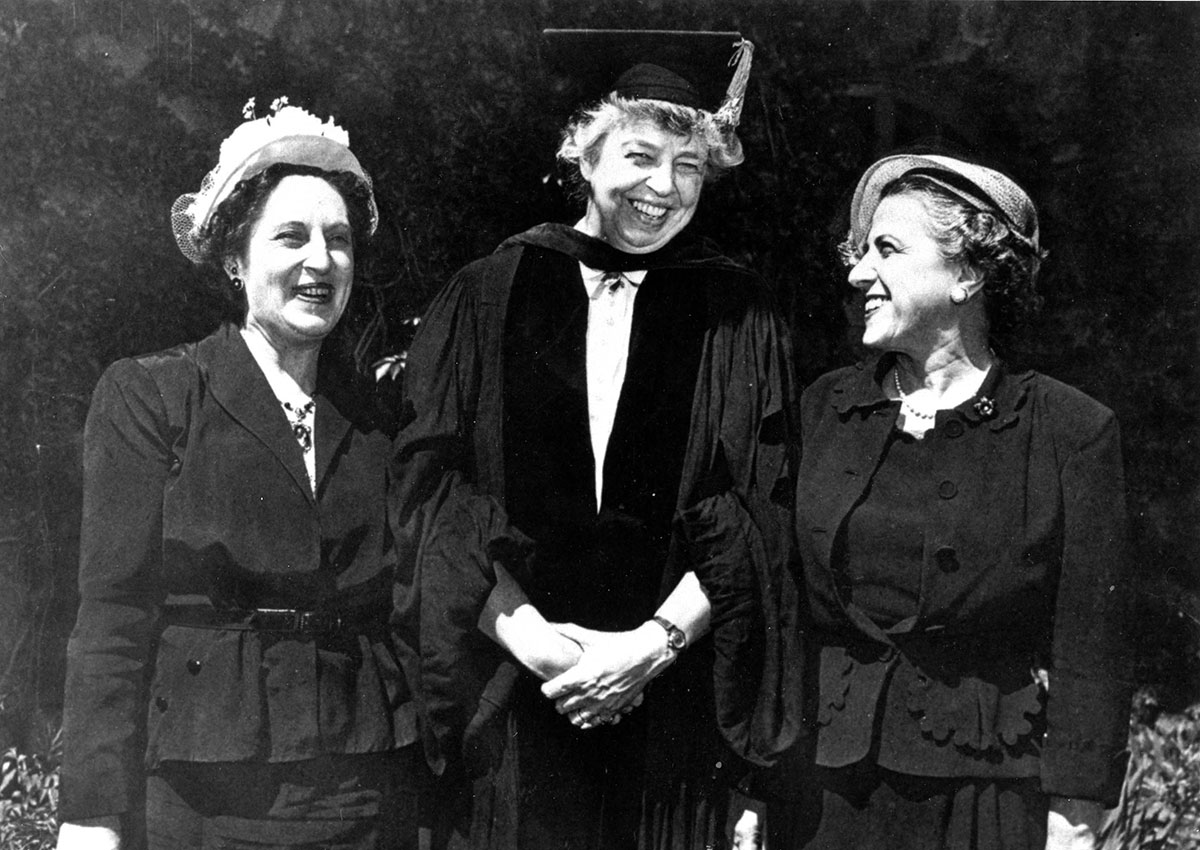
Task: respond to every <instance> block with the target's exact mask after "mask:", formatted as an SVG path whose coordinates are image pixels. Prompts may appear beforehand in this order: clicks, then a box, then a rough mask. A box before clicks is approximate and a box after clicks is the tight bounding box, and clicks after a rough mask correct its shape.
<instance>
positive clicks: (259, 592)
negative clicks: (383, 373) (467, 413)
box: [59, 99, 416, 850]
mask: <svg viewBox="0 0 1200 850" xmlns="http://www.w3.org/2000/svg"><path fill="white" fill-rule="evenodd" d="M285 104H286V100H282V99H281V101H277V102H276V104H274V105H273V114H271V115H270V116H268V117H265V118H258V119H254V120H248V121H247V122H245V123H243V124H242V125H241V126H239V127H238V128H237V129H236V130H235V131H234V132H233V134H232V135H231V136H230V137H229V138H228V139H226V140H225V142H224V143H223V144H222V145H221V155H220V161H219V162H218V164H217V166H216V168H215V169H213V171H211V172H210V173H209V174H208V175H207V177H205V179H204V182H203V184H202V186H201V189H200V191H199V192H197V193H196V194H191V195H185V196H184V197H182V198H180V199H179V200H178V201H177V202H176V204H175V207H174V209H173V211H172V223H173V226H174V229H175V234H176V239H177V241H178V243H179V247H180V249H181V250H182V251H183V253H184V254H185V255H186V256H187V257H188V259H190V260H192V261H193V262H196V263H204V264H207V265H209V266H211V267H212V268H213V269H214V271H216V272H217V273H218V275H219V277H220V279H221V281H222V291H223V293H224V295H225V297H226V298H227V300H228V303H229V306H230V312H231V314H232V317H233V318H234V321H231V322H230V323H228V324H225V325H222V326H221V327H220V328H218V329H217V330H216V331H215V332H214V333H213V334H211V335H210V336H208V337H207V338H205V339H203V340H200V341H199V342H194V343H189V344H186V345H181V346H178V347H176V348H172V349H170V350H167V351H162V352H158V353H156V354H150V355H146V356H143V357H136V358H132V359H127V360H121V361H119V362H117V363H115V364H113V365H112V366H111V367H109V369H108V370H107V371H106V372H105V373H104V375H103V377H102V378H101V379H100V382H99V384H98V386H97V387H96V390H95V393H94V395H93V398H92V405H91V410H90V413H89V416H88V422H87V429H86V432H85V436H84V504H83V526H82V534H81V544H80V545H81V562H80V573H79V587H80V597H81V600H80V609H79V615H78V621H77V624H76V627H75V631H74V633H73V634H72V637H71V642H70V645H69V648H68V673H67V690H66V702H65V720H64V727H65V731H64V735H65V742H64V761H63V772H62V775H63V787H62V799H61V810H60V815H61V817H62V821H63V826H62V828H61V831H60V835H59V847H60V848H64V850H65V848H106V847H118V846H129V847H132V846H139V845H140V844H141V843H142V840H143V832H144V840H145V842H146V844H147V845H148V846H149V847H150V848H152V849H153V848H190V847H196V848H199V847H217V846H220V847H243V846H250V845H253V846H264V845H265V844H269V845H270V846H272V847H283V846H306V847H309V846H337V847H363V848H369V847H376V846H379V847H384V846H386V847H402V846H410V845H412V844H413V843H414V842H415V836H416V829H415V826H413V824H415V804H414V803H413V802H412V800H411V799H409V798H410V796H411V795H410V792H409V791H408V790H406V789H408V788H411V787H412V774H411V767H412V764H413V763H412V762H410V761H409V760H408V758H407V753H408V750H407V749H405V746H406V745H407V744H410V743H412V742H413V741H414V740H415V738H416V730H415V727H414V721H413V717H414V712H413V711H412V709H411V704H410V700H409V696H408V690H407V688H406V686H405V682H404V679H403V676H402V675H401V674H400V672H399V667H398V663H397V660H396V656H395V653H394V652H393V650H392V645H391V641H390V639H389V637H388V631H387V621H388V616H389V613H390V609H391V583H392V577H393V571H394V566H395V552H394V546H393V545H392V543H391V537H390V535H389V533H388V531H387V523H386V500H385V495H386V490H387V472H386V469H387V462H388V457H389V454H390V445H391V439H392V436H393V434H394V431H395V425H394V423H393V421H392V418H391V417H389V416H388V415H387V414H386V412H385V411H384V410H383V409H382V407H381V406H380V405H378V404H376V403H375V402H374V401H373V399H374V395H373V392H372V382H371V381H370V379H369V378H364V377H363V376H361V375H359V374H357V373H356V372H355V371H354V370H353V368H352V366H351V364H349V363H347V362H343V360H342V358H339V357H338V356H337V353H336V352H335V350H334V349H333V347H332V346H331V345H330V344H329V343H328V340H329V339H330V334H331V333H333V331H334V329H335V328H336V327H337V325H338V322H339V320H340V319H341V318H342V315H343V313H344V312H345V310H346V307H347V304H348V303H349V301H350V299H351V297H352V293H353V288H354V260H355V252H356V250H357V249H359V248H360V247H361V246H362V244H363V243H364V242H365V241H366V240H367V239H368V238H369V237H370V236H371V234H372V233H373V232H374V230H375V226H376V221H377V219H378V214H377V211H376V206H375V201H374V197H373V194H372V190H371V181H370V179H369V177H368V176H367V174H366V172H365V171H364V170H363V168H362V166H361V165H360V164H359V162H358V160H357V158H356V157H355V156H354V154H352V153H351V152H350V149H349V146H348V145H349V138H348V136H347V134H346V132H345V131H344V130H342V129H341V128H340V127H338V126H337V125H335V124H334V123H333V122H332V120H330V121H328V122H322V121H321V120H320V119H318V118H316V117H315V116H313V115H310V114H309V113H307V112H305V111H304V110H302V109H299V108H296V107H293V106H287V105H285ZM248 111H250V110H249V109H248ZM143 815H144V823H143Z"/></svg>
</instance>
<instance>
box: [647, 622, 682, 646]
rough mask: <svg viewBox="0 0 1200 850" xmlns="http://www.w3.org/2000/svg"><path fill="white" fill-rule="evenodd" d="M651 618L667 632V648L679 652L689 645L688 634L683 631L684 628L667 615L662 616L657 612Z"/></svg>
mask: <svg viewBox="0 0 1200 850" xmlns="http://www.w3.org/2000/svg"><path fill="white" fill-rule="evenodd" d="M651 619H653V620H654V622H656V623H658V624H659V625H660V626H662V627H663V631H665V632H666V633H667V648H668V649H670V650H671V651H672V652H679V651H680V650H681V649H683V648H684V647H685V646H687V635H686V634H684V633H683V629H681V628H679V626H677V625H675V624H674V623H672V622H671V621H670V620H668V619H667V618H666V617H660V616H659V615H657V614H655V615H654V617H652V618H651Z"/></svg>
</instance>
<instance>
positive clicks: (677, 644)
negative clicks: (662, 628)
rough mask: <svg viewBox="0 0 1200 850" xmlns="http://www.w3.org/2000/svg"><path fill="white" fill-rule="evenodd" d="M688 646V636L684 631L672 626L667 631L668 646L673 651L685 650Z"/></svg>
mask: <svg viewBox="0 0 1200 850" xmlns="http://www.w3.org/2000/svg"><path fill="white" fill-rule="evenodd" d="M686 644H687V636H686V635H685V634H684V633H683V630H682V629H680V628H678V627H676V626H672V627H671V628H670V629H668V630H667V646H669V647H671V649H675V650H679V649H683V647H684V646H685V645H686Z"/></svg>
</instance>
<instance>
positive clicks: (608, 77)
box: [542, 29, 754, 128]
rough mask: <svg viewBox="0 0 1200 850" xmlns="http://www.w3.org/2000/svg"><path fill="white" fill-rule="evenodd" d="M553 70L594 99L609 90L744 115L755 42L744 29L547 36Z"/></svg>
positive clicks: (731, 123)
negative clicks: (574, 82)
mask: <svg viewBox="0 0 1200 850" xmlns="http://www.w3.org/2000/svg"><path fill="white" fill-rule="evenodd" d="M542 42H543V57H544V58H545V60H546V62H547V63H548V64H549V65H550V67H552V68H554V69H555V70H557V71H559V72H561V73H563V74H565V75H566V76H568V77H571V78H572V79H574V80H576V81H578V83H579V84H580V86H581V87H582V89H583V90H584V97H585V98H586V99H588V100H598V99H599V98H601V97H603V96H604V95H606V94H608V93H609V92H616V93H617V94H619V95H621V96H622V97H627V98H645V99H653V100H665V101H668V102H670V103H678V104H680V105H682V106H689V107H692V108H693V109H704V110H707V111H709V112H712V113H714V114H715V115H716V118H717V121H718V122H719V123H722V124H724V125H725V126H726V127H728V128H733V127H736V126H737V123H738V120H739V119H740V118H741V112H742V103H743V101H744V98H745V93H746V82H747V80H748V79H749V77H750V62H751V58H752V56H753V54H754V45H753V44H751V43H750V42H749V41H747V40H745V39H744V38H742V36H741V33H737V32H684V31H676V30H567V29H548V30H543V32H542Z"/></svg>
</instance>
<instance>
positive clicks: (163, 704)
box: [154, 697, 169, 711]
mask: <svg viewBox="0 0 1200 850" xmlns="http://www.w3.org/2000/svg"><path fill="white" fill-rule="evenodd" d="M168 705H169V703H168V702H167V698H166V697H155V698H154V707H155V708H157V709H158V710H159V711H166V710H167V706H168Z"/></svg>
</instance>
